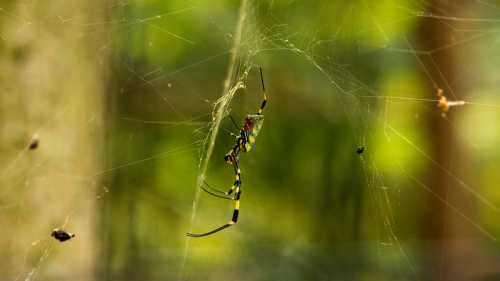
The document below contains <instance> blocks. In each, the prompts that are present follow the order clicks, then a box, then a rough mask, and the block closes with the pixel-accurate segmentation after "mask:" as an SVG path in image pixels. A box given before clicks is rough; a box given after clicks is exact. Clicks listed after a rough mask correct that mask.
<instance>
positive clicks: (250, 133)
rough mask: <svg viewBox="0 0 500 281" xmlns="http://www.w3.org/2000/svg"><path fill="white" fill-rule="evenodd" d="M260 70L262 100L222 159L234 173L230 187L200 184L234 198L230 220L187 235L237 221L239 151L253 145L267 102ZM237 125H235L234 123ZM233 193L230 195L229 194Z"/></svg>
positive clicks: (200, 234)
mask: <svg viewBox="0 0 500 281" xmlns="http://www.w3.org/2000/svg"><path fill="white" fill-rule="evenodd" d="M259 71H260V80H261V84H262V94H263V100H262V103H261V105H260V108H259V111H257V113H256V114H249V115H247V117H246V118H245V124H244V125H243V127H242V128H241V129H240V133H239V136H237V138H236V144H235V145H234V146H233V148H232V149H231V150H230V151H229V152H228V153H227V154H226V155H225V156H224V160H225V161H226V162H227V163H228V164H231V165H232V166H233V170H234V174H235V181H234V183H233V185H232V186H231V188H230V189H229V190H228V191H222V190H218V189H215V188H211V187H210V186H209V185H208V184H207V183H206V182H205V186H201V188H202V189H203V190H204V191H205V192H207V193H208V194H210V195H212V196H215V197H218V198H223V199H227V200H234V201H235V202H234V211H233V216H232V218H231V220H230V221H229V222H228V223H226V224H224V225H222V226H220V227H218V228H215V229H214V230H211V231H209V232H205V233H199V234H196V233H187V236H189V237H203V236H208V235H210V234H214V233H216V232H219V231H221V230H223V229H225V228H228V227H230V226H232V225H234V224H236V223H237V222H238V215H239V211H240V196H241V170H240V167H239V156H240V152H249V151H250V150H252V149H253V147H254V145H255V140H256V138H257V136H258V135H259V132H260V130H261V129H262V124H263V123H264V115H263V114H262V111H263V110H264V107H265V106H266V103H267V96H266V88H265V86H264V77H263V75H262V68H259ZM231 120H232V121H233V123H234V124H235V125H236V122H234V120H233V119H232V118H231ZM236 126H237V125H236ZM233 192H234V195H233V196H232V197H231V196H230V195H231V194H233Z"/></svg>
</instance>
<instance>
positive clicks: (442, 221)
mask: <svg viewBox="0 0 500 281" xmlns="http://www.w3.org/2000/svg"><path fill="white" fill-rule="evenodd" d="M427 7H428V10H427V13H429V14H433V15H445V16H450V17H464V13H466V12H467V11H468V7H469V5H468V2H467V1H462V0H461V1H446V0H432V1H430V3H428V5H427ZM444 12H445V14H443V13H444ZM459 24H460V28H464V24H465V22H456V21H454V22H443V21H442V20H440V19H434V18H422V19H421V25H420V27H419V30H418V41H419V45H420V48H419V49H423V50H427V51H432V52H430V53H429V55H422V56H420V59H422V61H423V63H424V65H425V68H426V69H427V71H428V72H429V75H430V77H426V81H428V85H427V93H429V96H428V98H436V96H435V94H436V92H437V89H439V88H441V89H443V91H444V95H445V96H446V97H447V98H448V100H455V99H458V100H465V99H466V97H465V94H464V92H465V87H466V85H464V82H463V80H461V79H458V77H459V75H458V72H459V71H460V68H461V67H463V66H462V65H461V63H460V62H459V60H460V50H461V48H463V46H462V45H460V44H459V45H457V46H453V45H451V44H452V43H454V42H456V40H459V38H457V36H459V35H460V34H457V32H456V30H455V29H454V28H458V27H459V26H458V25H459ZM444 46H450V47H444ZM462 55H463V53H462ZM450 84H451V85H450ZM432 95H434V96H432ZM456 114H459V112H458V111H454V110H453V109H451V110H450V112H448V114H447V116H446V117H443V116H441V115H440V113H439V109H438V108H437V107H436V111H435V114H432V115H431V117H430V118H429V120H428V122H429V123H428V127H427V136H428V138H429V140H430V141H431V142H430V156H431V157H432V159H434V160H435V161H436V162H438V163H439V164H440V165H442V166H443V167H444V168H445V169H447V170H448V171H450V172H451V173H452V174H454V175H457V176H458V177H459V178H461V179H464V176H465V175H466V173H465V170H464V169H465V168H464V163H465V162H466V161H467V159H465V155H464V153H463V147H461V143H460V142H459V141H458V138H457V134H458V132H457V130H456V127H455V128H453V127H452V126H453V125H452V124H454V123H455V116H456ZM427 175H428V184H429V186H430V187H431V188H432V189H433V191H434V192H435V193H436V194H438V195H439V196H440V197H441V198H445V199H446V200H447V201H448V202H449V203H450V204H451V205H453V206H455V207H456V208H457V209H459V210H460V211H461V212H462V213H463V214H465V215H466V216H468V217H470V218H471V219H473V220H476V217H477V216H476V208H475V207H476V206H475V204H474V202H475V201H476V200H475V198H474V197H472V196H471V194H470V193H468V192H466V191H465V190H464V188H463V187H462V186H460V185H459V183H458V182H457V181H456V180H455V179H453V177H451V176H450V175H449V174H447V173H446V172H445V171H444V170H442V169H440V168H439V167H437V166H436V165H434V164H432V163H429V171H428V173H427ZM464 180H465V182H467V180H466V179H464ZM428 202H430V204H429V207H428V209H427V210H426V217H425V218H424V223H425V226H424V227H423V228H424V232H425V234H424V236H425V244H426V245H424V246H425V247H424V251H425V252H424V256H425V257H426V260H425V267H424V269H423V270H424V273H423V274H424V280H441V281H447V280H449V281H460V280H481V279H482V278H484V276H485V273H486V272H488V271H491V270H492V268H491V259H489V258H488V257H486V255H485V253H484V252H482V250H481V246H480V245H479V242H480V241H481V240H480V239H479V238H482V236H481V234H480V233H478V231H477V230H475V229H474V228H473V227H472V226H471V225H470V224H469V223H467V222H466V221H464V219H463V218H461V217H460V216H458V215H457V214H456V212H454V211H453V210H451V209H450V208H449V207H448V206H446V205H445V204H443V202H441V201H440V200H438V199H437V198H436V197H435V196H432V195H429V198H428Z"/></svg>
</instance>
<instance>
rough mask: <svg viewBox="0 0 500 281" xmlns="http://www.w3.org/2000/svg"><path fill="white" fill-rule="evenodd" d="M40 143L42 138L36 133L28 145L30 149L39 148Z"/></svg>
mask: <svg viewBox="0 0 500 281" xmlns="http://www.w3.org/2000/svg"><path fill="white" fill-rule="evenodd" d="M39 144H40V139H39V138H38V135H37V134H34V135H33V137H32V138H31V140H30V143H29V145H28V149H29V150H35V149H37V148H38V145H39Z"/></svg>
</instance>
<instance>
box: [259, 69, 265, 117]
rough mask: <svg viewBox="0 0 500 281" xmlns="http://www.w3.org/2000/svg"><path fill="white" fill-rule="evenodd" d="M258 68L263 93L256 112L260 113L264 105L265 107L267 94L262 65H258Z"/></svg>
mask: <svg viewBox="0 0 500 281" xmlns="http://www.w3.org/2000/svg"><path fill="white" fill-rule="evenodd" d="M259 70H260V82H261V83H262V94H263V95H264V100H263V101H262V103H261V105H260V108H259V112H258V113H257V114H259V115H260V114H262V110H264V107H266V103H267V95H266V87H265V86H264V76H263V75H262V67H259Z"/></svg>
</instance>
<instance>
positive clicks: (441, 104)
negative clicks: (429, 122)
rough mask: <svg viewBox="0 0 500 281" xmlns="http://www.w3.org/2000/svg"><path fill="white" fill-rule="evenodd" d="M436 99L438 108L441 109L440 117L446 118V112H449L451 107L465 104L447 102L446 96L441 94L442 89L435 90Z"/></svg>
mask: <svg viewBox="0 0 500 281" xmlns="http://www.w3.org/2000/svg"><path fill="white" fill-rule="evenodd" d="M436 95H437V97H438V98H439V100H438V105H437V106H438V108H439V109H441V115H442V116H443V117H446V112H448V110H450V107H452V106H462V105H464V104H465V101H461V100H459V101H449V100H448V99H447V98H446V96H445V95H444V93H443V89H437V93H436Z"/></svg>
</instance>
